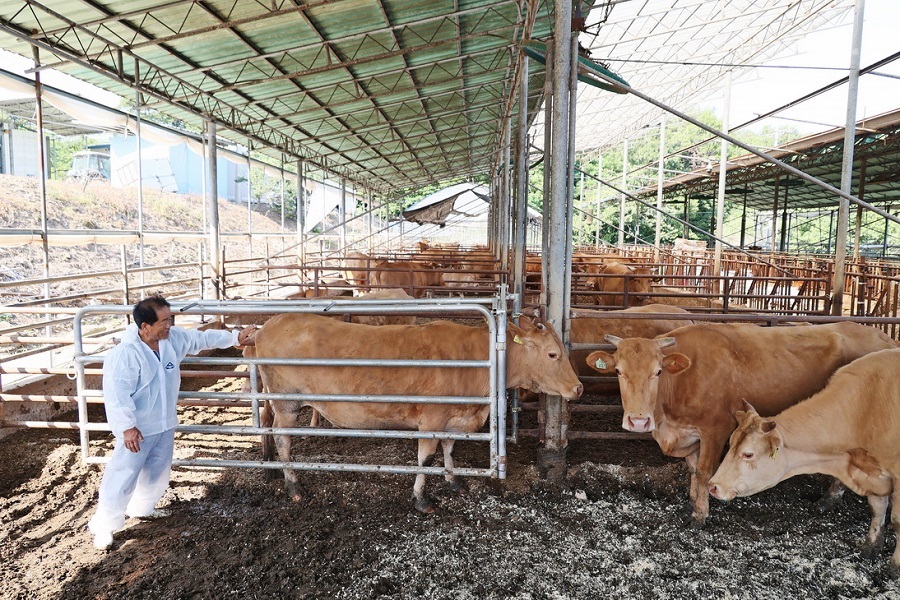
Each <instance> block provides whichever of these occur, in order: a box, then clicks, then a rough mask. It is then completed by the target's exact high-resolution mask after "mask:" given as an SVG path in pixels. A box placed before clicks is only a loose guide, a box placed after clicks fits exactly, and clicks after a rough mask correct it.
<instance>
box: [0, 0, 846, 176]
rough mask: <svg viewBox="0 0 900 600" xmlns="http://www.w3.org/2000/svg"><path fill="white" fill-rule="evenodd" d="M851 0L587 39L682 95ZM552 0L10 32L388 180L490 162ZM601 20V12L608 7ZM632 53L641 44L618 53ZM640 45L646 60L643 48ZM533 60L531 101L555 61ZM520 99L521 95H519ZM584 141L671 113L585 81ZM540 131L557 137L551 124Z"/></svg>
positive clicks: (360, 5) (633, 79)
mask: <svg viewBox="0 0 900 600" xmlns="http://www.w3.org/2000/svg"><path fill="white" fill-rule="evenodd" d="M851 4H852V2H851V0H790V1H786V0H727V1H726V0H715V1H712V0H642V1H637V0H610V1H608V2H598V3H597V7H595V8H594V9H593V10H592V11H591V12H590V15H589V17H588V26H587V33H583V34H582V35H581V39H582V40H583V43H585V42H586V43H588V45H589V49H590V51H591V52H592V54H593V56H594V57H595V58H597V59H602V60H608V61H610V64H611V67H612V69H613V70H614V71H616V72H618V73H620V74H621V75H623V76H624V77H625V79H627V80H628V81H629V83H630V84H631V85H632V86H634V87H635V88H636V89H640V90H642V91H644V92H647V93H651V94H655V95H657V96H658V97H660V99H662V100H663V101H666V102H670V103H676V102H678V101H680V100H683V99H685V98H687V97H690V96H693V95H696V94H698V93H699V92H700V90H702V89H703V88H704V86H706V85H707V84H708V83H709V82H710V81H711V80H712V79H713V78H715V77H718V76H719V75H720V74H721V72H722V71H723V69H725V68H727V66H721V67H716V68H709V67H696V66H694V67H692V66H689V65H678V64H668V65H667V66H665V67H660V66H659V65H655V64H651V63H646V64H645V63H641V62H640V60H642V59H648V60H649V59H656V60H658V59H660V58H664V59H666V61H668V62H670V63H676V62H677V59H679V58H693V59H695V60H697V59H700V58H702V59H703V60H704V61H719V62H722V63H739V62H741V61H748V60H759V59H760V58H761V57H764V56H770V55H771V54H773V53H774V52H776V51H778V50H780V49H781V48H783V47H784V46H785V45H786V44H788V43H790V41H791V40H793V39H796V37H797V36H800V35H803V34H804V33H806V32H808V31H810V30H812V29H814V28H816V27H819V26H821V25H822V24H824V23H826V22H828V21H829V20H831V19H833V18H835V16H836V15H840V14H843V13H846V11H847V8H848V7H849V6H850V5H851ZM553 6H554V5H553V2H552V1H551V2H548V1H547V0H521V1H514V0H500V1H496V0H310V1H307V2H297V1H296V0H292V1H289V0H270V1H268V2H263V1H258V0H200V1H198V0H116V1H115V2H112V1H107V2H106V3H101V2H98V1H96V0H90V1H87V0H42V1H32V0H27V1H26V0H7V2H4V3H3V4H2V6H0V46H2V47H4V48H7V49H9V50H12V51H14V52H17V53H19V54H22V55H24V56H31V53H32V46H37V47H38V48H40V60H41V63H42V68H56V69H59V70H61V71H63V72H66V73H68V74H70V75H73V76H75V77H77V78H79V79H82V80H84V81H87V82H89V83H93V84H95V85H98V86H100V87H102V88H105V89H107V90H110V91H113V92H116V93H118V94H120V95H122V96H123V97H125V98H134V97H135V91H134V87H135V85H138V86H139V87H140V89H141V93H142V95H141V102H142V104H143V105H145V106H150V107H152V108H155V109H158V110H159V111H162V112H165V113H169V114H171V115H172V116H175V117H177V118H179V119H182V120H183V121H184V122H185V123H187V124H189V125H191V126H195V127H200V126H201V125H202V124H203V121H204V119H206V118H209V119H212V120H214V121H216V123H217V124H218V126H219V131H218V132H219V134H220V135H221V136H223V137H226V138H228V139H230V140H232V141H235V142H237V143H240V144H244V145H249V146H251V147H252V148H253V149H255V150H259V151H262V152H265V153H268V154H270V155H272V156H275V157H279V158H280V157H282V156H284V157H286V159H287V160H288V161H291V160H293V159H301V158H302V159H304V160H305V161H307V162H308V163H310V164H312V165H317V166H320V167H322V168H325V169H327V170H329V171H331V172H332V173H335V174H337V175H341V176H345V177H347V178H348V179H349V180H351V181H352V182H355V183H356V184H357V185H362V186H365V187H368V188H370V189H372V190H374V191H379V192H390V191H395V190H399V189H406V188H410V187H416V186H419V185H422V184H425V183H431V182H436V181H441V180H444V179H447V178H451V177H460V176H465V175H471V174H482V173H486V172H489V171H490V170H491V168H492V167H493V166H495V165H496V164H497V162H498V157H499V155H500V152H499V149H500V148H499V147H500V143H501V133H502V131H503V130H504V126H503V122H504V118H505V117H506V113H507V110H508V109H507V107H508V106H511V105H512V106H514V102H513V98H514V96H515V93H516V88H517V84H516V72H517V67H516V65H517V63H518V61H519V60H520V56H521V55H520V53H519V52H518V45H517V44H518V42H519V41H520V40H522V39H523V38H527V37H531V38H536V39H542V38H546V37H547V36H548V35H549V34H550V33H551V31H552V24H553ZM601 21H603V23H602V24H599V23H600V22H601ZM626 59H628V60H629V61H630V62H617V61H622V60H626ZM635 61H638V62H635ZM533 65H534V66H533V67H532V68H531V69H530V70H529V72H530V86H529V89H530V90H531V91H530V96H531V101H530V106H531V110H532V117H533V116H534V112H535V111H536V110H537V106H538V101H539V97H540V93H541V85H542V80H543V67H541V66H540V65H537V64H536V63H533ZM511 110H512V111H513V112H514V111H515V108H514V107H513V108H512V109H511ZM578 110H579V122H578V137H577V143H578V145H579V146H581V147H585V146H596V145H598V144H601V143H608V142H610V141H613V140H615V139H617V137H619V136H621V135H625V134H626V132H627V131H629V130H633V129H635V128H637V127H639V126H641V125H642V124H645V123H647V122H651V121H653V120H654V119H657V118H658V110H657V109H653V108H652V107H647V106H646V105H642V104H640V103H639V101H637V100H636V99H635V98H633V97H628V96H619V95H613V94H609V93H607V92H601V91H599V90H597V89H596V88H593V87H590V86H581V88H580V90H579V109H578ZM535 139H536V141H537V142H538V143H540V142H541V139H542V137H541V136H540V135H537V136H536V138H535Z"/></svg>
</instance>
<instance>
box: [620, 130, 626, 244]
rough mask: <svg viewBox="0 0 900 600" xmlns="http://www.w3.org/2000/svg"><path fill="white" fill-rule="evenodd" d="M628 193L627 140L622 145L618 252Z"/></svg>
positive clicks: (622, 240) (623, 226)
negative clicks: (626, 193)
mask: <svg viewBox="0 0 900 600" xmlns="http://www.w3.org/2000/svg"><path fill="white" fill-rule="evenodd" d="M627 191H628V138H625V143H624V144H623V145H622V197H621V198H620V199H619V250H620V251H621V250H622V249H623V248H624V247H625V199H626V196H625V192H627Z"/></svg>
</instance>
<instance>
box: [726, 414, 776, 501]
mask: <svg viewBox="0 0 900 600" xmlns="http://www.w3.org/2000/svg"><path fill="white" fill-rule="evenodd" d="M744 404H745V408H746V410H739V411H737V413H736V414H735V418H736V419H737V422H738V427H737V429H735V430H734V433H732V434H731V441H730V447H729V449H728V454H726V455H725V459H724V460H723V461H722V464H720V465H719V469H718V470H717V471H716V473H715V475H713V476H712V479H710V480H709V493H710V495H711V496H714V497H716V498H718V499H719V500H732V499H733V498H735V497H736V496H749V495H751V494H755V493H757V492H761V491H763V490H766V489H769V488H770V487H772V486H774V485H776V484H777V483H778V482H780V481H782V480H784V479H787V477H788V476H789V475H788V474H787V461H786V460H785V453H784V452H780V450H781V448H782V446H783V445H784V444H783V441H782V438H781V433H780V432H779V431H778V427H777V426H776V425H775V421H773V420H771V419H764V418H762V417H760V416H759V414H758V413H757V412H756V411H755V410H754V409H753V407H752V406H750V405H749V404H747V403H746V402H745V403H744Z"/></svg>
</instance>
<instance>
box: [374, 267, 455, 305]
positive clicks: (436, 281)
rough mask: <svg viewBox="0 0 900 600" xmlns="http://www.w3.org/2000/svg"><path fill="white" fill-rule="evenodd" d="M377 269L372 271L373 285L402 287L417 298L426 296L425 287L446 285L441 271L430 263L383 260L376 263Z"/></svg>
mask: <svg viewBox="0 0 900 600" xmlns="http://www.w3.org/2000/svg"><path fill="white" fill-rule="evenodd" d="M375 269H376V270H375V271H372V272H371V273H370V275H371V279H370V280H371V285H373V286H377V287H390V288H401V289H404V290H406V291H407V292H409V293H410V294H412V295H413V296H414V297H416V298H422V297H424V296H425V294H426V293H427V292H428V290H427V289H425V288H428V287H437V286H443V285H444V280H443V278H442V277H441V272H440V271H438V270H436V269H434V268H433V267H432V265H431V264H429V263H421V262H414V261H396V262H389V261H386V260H383V261H380V262H378V263H376V264H375Z"/></svg>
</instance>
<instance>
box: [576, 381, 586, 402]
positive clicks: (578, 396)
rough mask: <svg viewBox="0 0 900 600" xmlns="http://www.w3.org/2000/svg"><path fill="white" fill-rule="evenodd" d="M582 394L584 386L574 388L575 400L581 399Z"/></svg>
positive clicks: (579, 385)
mask: <svg viewBox="0 0 900 600" xmlns="http://www.w3.org/2000/svg"><path fill="white" fill-rule="evenodd" d="M583 392H584V386H583V385H581V384H580V383H579V384H578V385H576V386H575V398H581V394H582V393H583Z"/></svg>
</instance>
